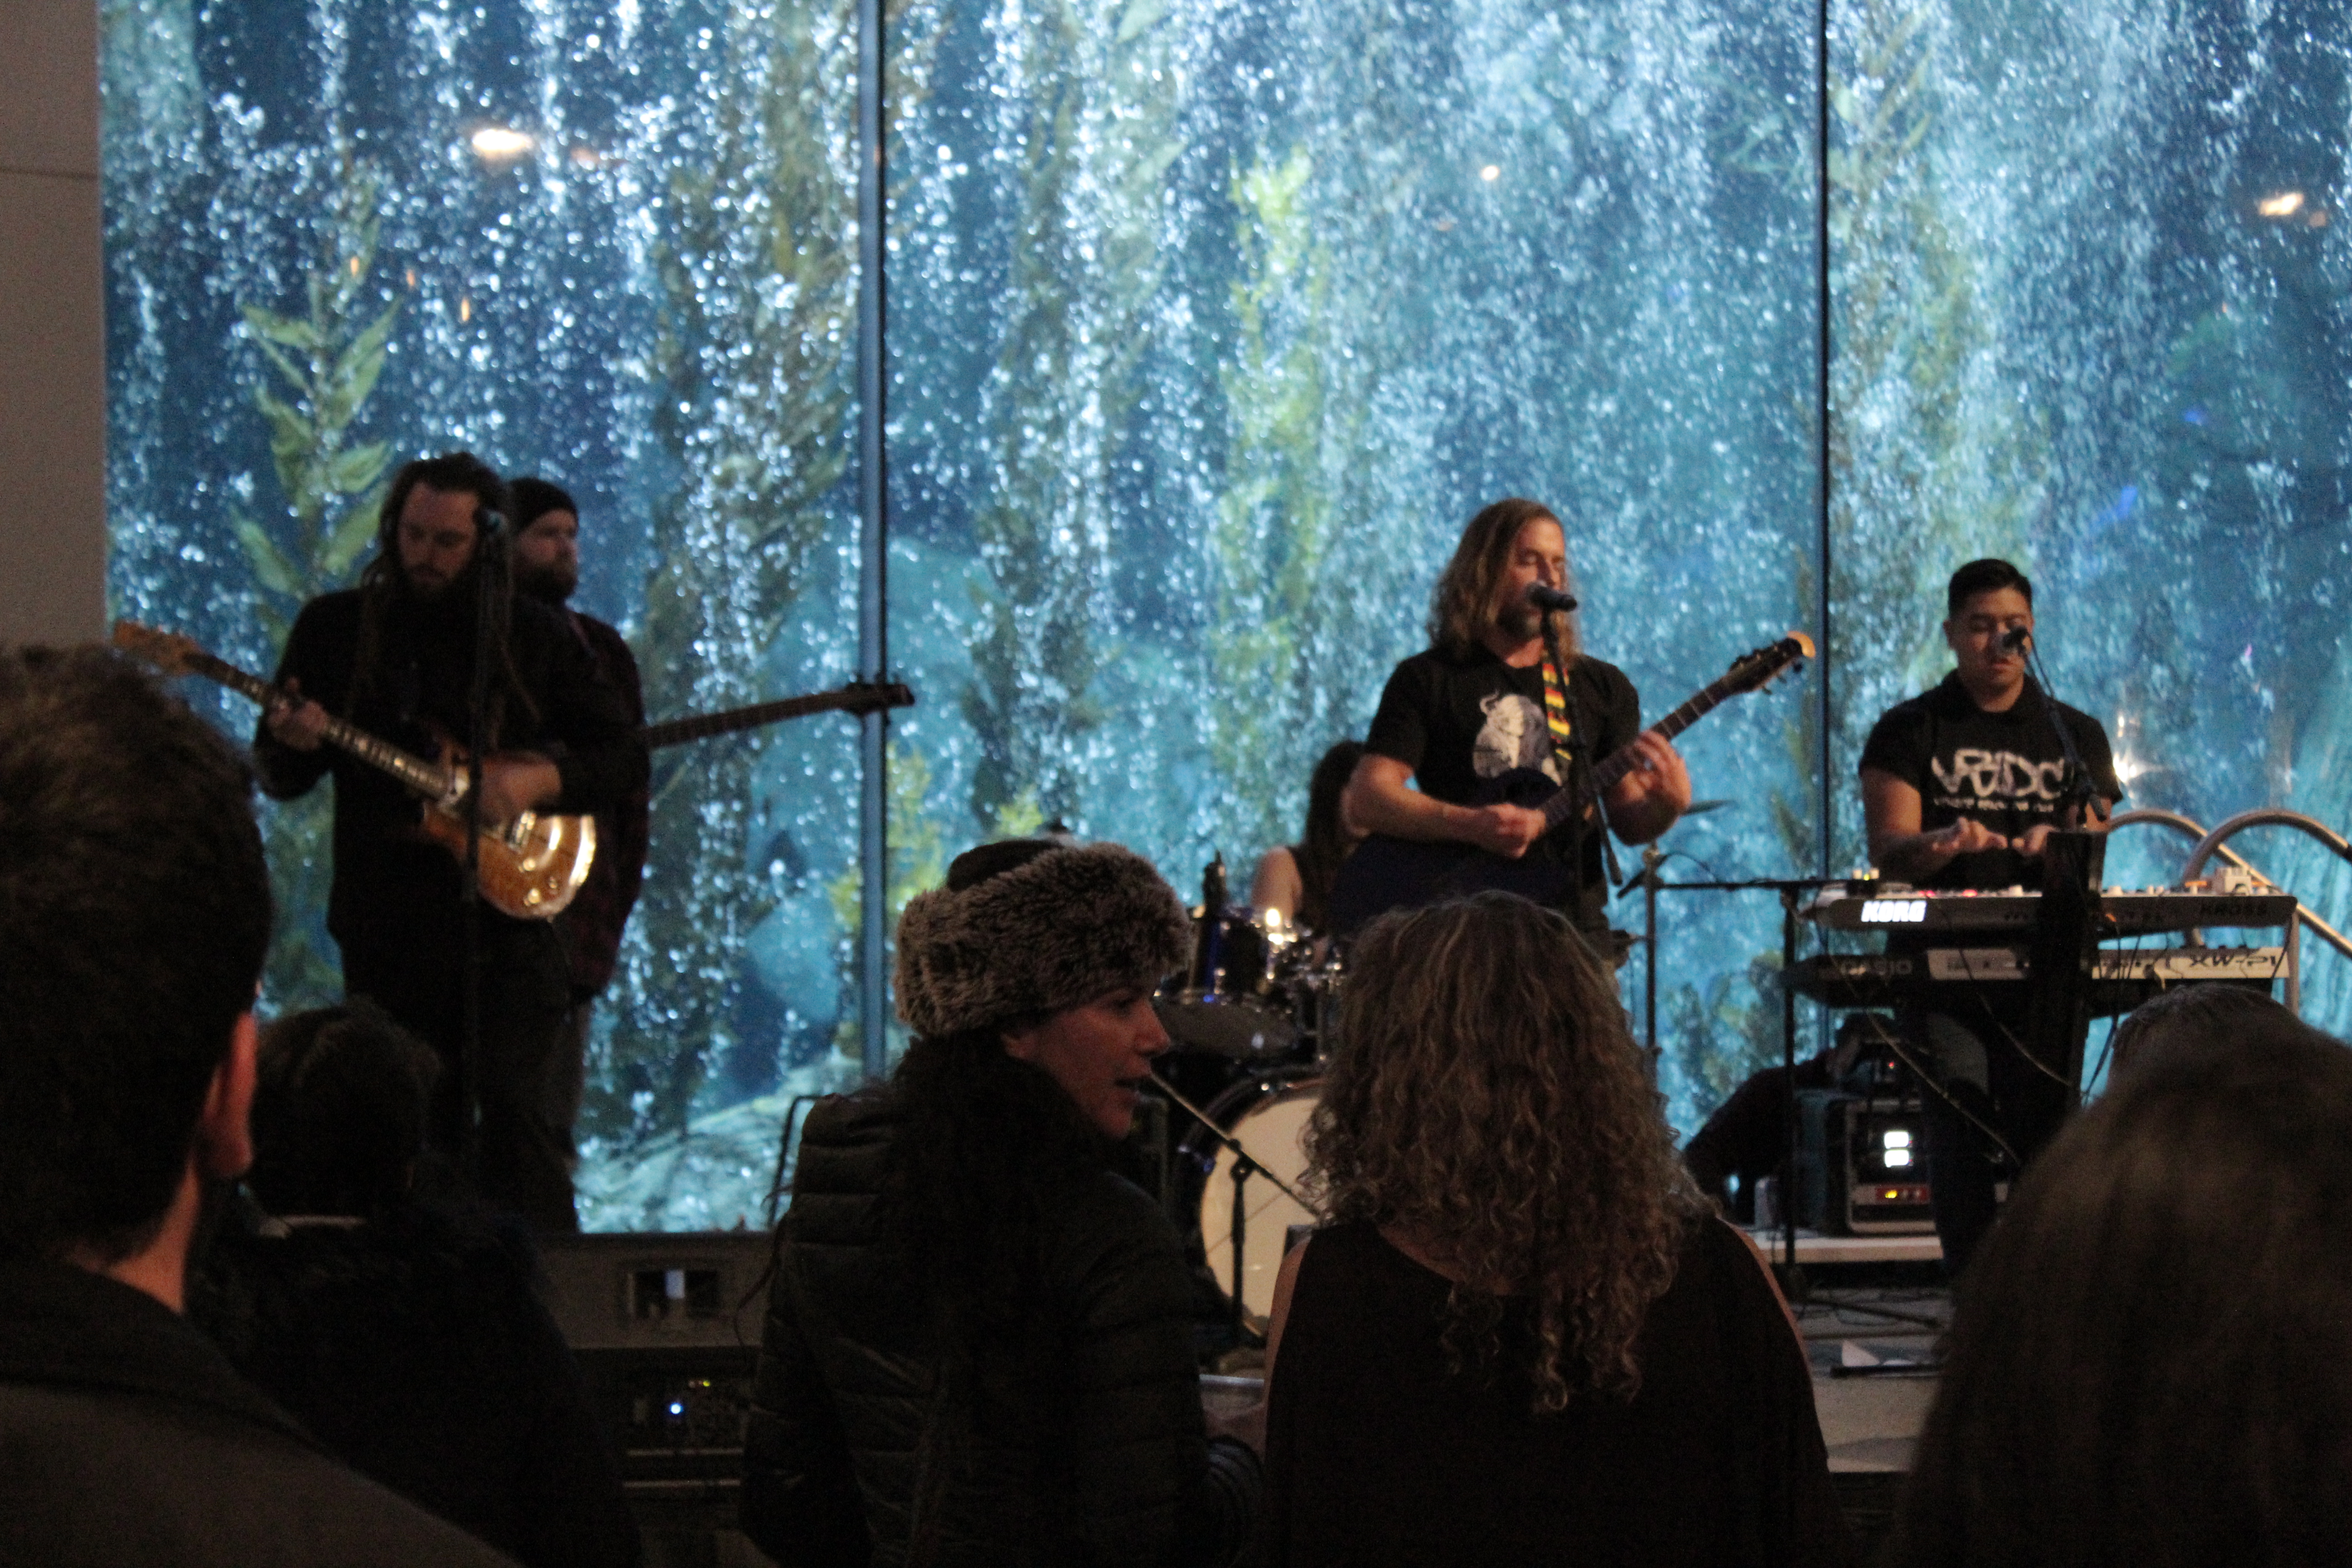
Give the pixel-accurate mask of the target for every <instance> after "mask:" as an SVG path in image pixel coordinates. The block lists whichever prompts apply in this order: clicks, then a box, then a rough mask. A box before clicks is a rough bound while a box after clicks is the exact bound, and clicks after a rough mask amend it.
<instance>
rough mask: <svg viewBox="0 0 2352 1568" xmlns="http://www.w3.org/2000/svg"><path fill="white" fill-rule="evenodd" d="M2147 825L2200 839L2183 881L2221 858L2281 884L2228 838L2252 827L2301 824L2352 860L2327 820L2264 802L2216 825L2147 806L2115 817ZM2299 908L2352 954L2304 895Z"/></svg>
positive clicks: (2302, 921)
mask: <svg viewBox="0 0 2352 1568" xmlns="http://www.w3.org/2000/svg"><path fill="white" fill-rule="evenodd" d="M2141 823H2145V824H2148V825H2150V826H2158V827H2169V828H2172V829H2173V830H2174V831H2176V832H2179V833H2182V834H2186V835H2187V836H2188V837H2191V838H2194V839H2195V840H2197V847H2195V848H2194V849H2192V850H2190V851H2189V859H2188V862H2187V864H2185V865H2184V866H2182V867H2181V868H2180V880H2182V881H2184V882H2186V881H2188V880H2189V879H2190V878H2192V877H2194V876H2196V875H2197V873H2198V872H2200V871H2201V870H2203V869H2204V868H2205V862H2206V861H2208V860H2210V859H2212V858H2215V857H2217V856H2218V857H2219V858H2221V860H2223V861H2224V862H2226V863H2227V864H2229V865H2231V866H2235V867H2237V868H2239V869H2240V870H2242V871H2244V872H2246V873H2247V874H2248V875H2249V876H2252V878H2254V879H2255V880H2257V881H2259V882H2261V883H2262V884H2263V886H2264V887H2269V888H2279V885H2278V883H2277V882H2276V881H2274V880H2273V879H2271V878H2270V877H2268V876H2265V875H2264V874H2263V871H2262V869H2261V868H2259V867H2257V866H2255V865H2254V863H2253V862H2252V861H2251V860H2248V859H2247V858H2245V857H2244V856H2242V855H2241V854H2239V853H2238V852H2237V851H2236V850H2234V849H2232V848H2231V847H2229V844H2228V842H2227V841H2228V840H2229V839H2230V838H2231V837H2234V836H2235V835H2237V834H2239V833H2241V832H2242V831H2244V830H2245V829H2247V828H2249V827H2299V828H2301V829H2303V831H2305V833H2308V834H2310V835H2311V836H2312V837H2315V838H2316V839H2318V840H2319V841H2320V842H2321V843H2322V844H2325V845H2326V846H2327V847H2328V848H2330V849H2332V850H2334V851H2335V852H2336V854H2337V855H2339V856H2341V857H2343V858H2345V859H2346V860H2347V861H2352V843H2347V841H2346V840H2345V838H2344V836H2343V835H2342V834H2340V833H2337V832H2336V830H2335V829H2333V828H2331V827H2329V826H2327V825H2326V824H2325V823H2323V822H2320V821H2317V820H2315V818H2312V817H2308V816H2304V815H2303V814H2302V813H2301V812H2296V811H2287V810H2284V809H2283V808H2281V807H2277V806H2258V807H2256V808H2255V809H2254V810H2252V811H2242V812H2240V813H2239V814H2238V815H2237V816H2233V817H2231V818H2230V819H2229V820H2228V821H2227V822H2224V823H2222V824H2221V826H2219V827H2215V828H2210V829H2209V828H2207V827H2206V826H2205V825H2204V824H2203V823H2200V822H2199V821H2197V820H2196V819H2195V818H2193V817H2189V816H2182V815H2181V814H2180V813H2179V812H2177V811H2164V810H2160V809H2158V808H2157V807H2154V806H2143V807H2141V808H2139V809H2137V810H2135V811H2126V812H2119V813H2117V814H2116V819H2115V821H2114V822H2113V823H2111V824H2109V826H2113V827H2128V826H2134V825H2136V824H2141ZM2279 891H2281V892H2285V891H2287V889H2284V888H2279ZM2294 907H2295V919H2296V922H2297V923H2298V924H2299V925H2303V926H2307V927H2309V928H2310V929H2311V931H2312V934H2314V935H2315V936H2316V937H2318V938H2319V940H2320V941H2322V942H2326V944H2327V945H2328V946H2330V947H2332V948H2334V949H2335V950H2336V952H2340V953H2342V954H2343V955H2344V956H2345V957H2346V958H2352V938H2347V937H2346V936H2345V934H2344V933H2343V932H2342V931H2337V930H2336V928H2335V927H2334V926H2332V925H2329V924H2328V923H2327V922H2326V921H2324V920H2322V919H2320V918H2319V915H2318V914H2317V912H2315V910H2313V909H2312V907H2311V906H2310V905H2309V904H2306V903H2305V902H2304V901H2303V900H2302V899H2301V898H2300V897H2298V898H2297V899H2296V900H2295V901H2294Z"/></svg>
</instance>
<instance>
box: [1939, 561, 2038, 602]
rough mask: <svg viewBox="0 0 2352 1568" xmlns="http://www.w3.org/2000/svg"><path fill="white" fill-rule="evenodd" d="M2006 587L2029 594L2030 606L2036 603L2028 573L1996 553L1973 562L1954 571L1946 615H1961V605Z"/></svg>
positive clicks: (1947, 592) (2026, 595)
mask: <svg viewBox="0 0 2352 1568" xmlns="http://www.w3.org/2000/svg"><path fill="white" fill-rule="evenodd" d="M2003 588H2014V589H2016V590H2017V591H2018V592H2019V593H2021V594H2022V595H2025V603H2026V605H2027V606H2028V607H2029V608H2030V607H2031V606H2032V604H2033V584H2032V583H2031V582H2029V581H2027V580H2026V576H2025V574H2024V573H2022V572H2020V571H2019V570H2018V569H2017V568H2016V567H2014V566H2012V565H2011V564H2010V563H2008V562H2006V561H2002V560H1999V559H1997V558H1995V557H1992V556H1987V557H1986V558H1985V559H1984V560H1982V561H1971V562H1969V563H1968V564H1967V565H1965V566H1963V567H1961V568H1960V569H1959V570H1958V571H1957V572H1955V573H1953V574H1952V584H1951V586H1950V587H1948V588H1947V589H1945V590H1944V614H1945V615H1946V616H1957V615H1958V614H1959V613H1960V606H1961V605H1965V604H1967V603H1968V602H1969V600H1970V599H1973V598H1975V597H1976V596H1977V595H1979V594H1992V593H1998V592H2000V590H2001V589H2003Z"/></svg>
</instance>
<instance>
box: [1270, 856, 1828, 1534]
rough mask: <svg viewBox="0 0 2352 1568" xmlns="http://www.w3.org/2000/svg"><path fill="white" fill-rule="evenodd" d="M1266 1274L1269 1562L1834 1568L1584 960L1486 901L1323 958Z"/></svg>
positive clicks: (1814, 1435)
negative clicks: (1332, 1002) (1299, 1213)
mask: <svg viewBox="0 0 2352 1568" xmlns="http://www.w3.org/2000/svg"><path fill="white" fill-rule="evenodd" d="M1342 1009H1343V1011H1342V1016H1341V1029H1340V1033H1339V1041H1340V1046H1339V1053H1338V1055H1337V1057H1336V1058H1335V1060H1334V1061H1333V1063H1332V1066H1331V1070H1330V1073H1329V1075H1328V1077H1327V1078H1326V1079H1325V1080H1324V1086H1323V1099H1322V1101H1321V1104H1320V1105H1319V1107H1318V1110H1317V1112H1316V1116H1315V1121H1314V1124H1313V1129H1312V1131H1311V1132H1310V1134H1309V1139H1310V1148H1311V1152H1312V1153H1313V1156H1314V1161H1315V1167H1316V1171H1317V1174H1316V1176H1315V1177H1314V1178H1313V1179H1314V1180H1315V1181H1316V1182H1318V1184H1319V1185H1320V1186H1321V1188H1322V1191H1323V1194H1324V1196H1325V1198H1326V1200H1327V1202H1328V1212H1329V1215H1330V1216H1331V1223H1330V1224H1328V1226H1325V1228H1323V1229H1321V1230H1319V1231H1318V1232H1317V1233H1316V1234H1315V1236H1314V1237H1312V1238H1311V1239H1310V1240H1309V1241H1308V1242H1307V1244H1306V1245H1304V1246H1302V1247H1298V1248H1297V1249H1296V1250H1295V1251H1293V1252H1292V1254H1291V1256H1290V1258H1289V1259H1288V1260H1287V1261H1286V1264H1285V1265H1284V1269H1283V1274H1282V1278H1281V1280H1280V1283H1279V1285H1278V1287H1277V1293H1276V1303H1275V1315H1274V1338H1275V1347H1274V1348H1275V1351H1276V1355H1275V1359H1274V1371H1273V1373H1272V1387H1271V1390H1270V1402H1269V1410H1268V1426H1267V1434H1266V1477H1267V1498H1266V1527H1267V1528H1266V1540H1265V1547H1266V1560H1267V1561H1268V1562H1269V1563H1274V1564H1297V1565H1301V1568H1306V1565H1317V1564H1326V1563H1349V1564H1355V1565H1366V1564H1376V1563H1438V1562H1444V1563H1539V1562H1554V1563H1556V1562H1571V1561H1582V1562H1594V1563H1644V1564H1647V1563H1660V1564H1665V1563H1689V1564H1694V1565H1696V1564H1707V1565H1710V1568H1720V1565H1723V1564H1734V1563H1741V1564H1747V1563H1843V1562H1846V1561H1847V1560H1848V1558H1849V1555H1850V1547H1849V1544H1848V1542H1847V1539H1846V1535H1845V1531H1844V1527H1843V1522H1842V1521H1840V1519H1839V1518H1838V1515H1837V1510H1836V1503H1835V1500H1834V1499H1833V1498H1832V1495H1831V1491H1830V1483H1829V1472H1828V1462H1827V1456H1826V1454H1825V1453H1824V1451H1823V1448H1822V1436H1821V1428H1820V1426H1819V1423H1818V1422H1817V1421H1816V1419H1815V1417H1814V1413H1813V1401H1812V1386H1811V1378H1810V1375H1809V1373H1808V1372H1807V1369H1806V1365H1805V1360H1804V1355H1803V1352H1802V1351H1801V1348H1800V1346H1799V1345H1798V1342H1797V1341H1796V1339H1795V1337H1794V1335H1793V1334H1792V1333H1791V1332H1790V1325H1789V1321H1788V1318H1787V1316H1786V1314H1785V1311H1784V1310H1783V1308H1782V1307H1781V1305H1780V1301H1779V1300H1778V1297H1777V1295H1776V1293H1775V1291H1774V1289H1773V1287H1772V1284H1771V1280H1770V1279H1769V1276H1767V1275H1766V1274H1765V1273H1764V1271H1763V1269H1762V1268H1761V1266H1760V1264H1759V1260H1758V1258H1756V1256H1755V1254H1754V1253H1753V1252H1752V1251H1751V1250H1750V1249H1749V1248H1748V1245H1747V1244H1746V1242H1745V1241H1744V1240H1743V1239H1742V1238H1741V1237H1739V1236H1738V1234H1737V1233H1735V1232H1734V1231H1732V1230H1731V1229H1730V1227H1729V1226H1727V1225H1725V1224H1723V1223H1722V1222H1721V1221H1719V1220H1717V1219H1716V1218H1714V1217H1712V1215H1711V1214H1710V1212H1709V1210H1708V1208H1707V1206H1706V1204H1705V1202H1704V1200H1702V1199H1701V1198H1700V1197H1699V1195H1698V1194H1697V1193H1696V1190H1695V1189H1694V1188H1693V1187H1692V1185H1691V1184H1690V1180H1689V1178H1688V1177H1687V1176H1686V1175H1685V1174H1684V1173H1683V1172H1682V1169H1681V1167H1680V1165H1679V1163H1678V1162H1677V1161H1676V1160H1675V1151H1674V1139H1673V1133H1672V1131H1670V1130H1669V1129H1668V1127H1667V1126H1666V1123H1665V1121H1664V1119H1663V1118H1662V1117H1661V1116H1660V1115H1659V1112H1658V1108H1657V1102H1656V1097H1655V1096H1654V1093H1653V1092H1652V1091H1651V1089H1650V1087H1649V1084H1648V1082H1647V1080H1646V1078H1645V1076H1644V1074H1643V1068H1642V1064H1641V1058H1640V1054H1639V1052H1638V1051H1637V1050H1636V1048H1635V1047H1634V1045H1633V1040H1632V1038H1631V1037H1630V1036H1629V1035H1628V1034H1627V1033H1626V1029H1625V1023H1624V1014H1623V1012H1622V1009H1621V1008H1620V1006H1619V1005H1618V1001H1617V995H1616V991H1615V988H1614V987H1613V985H1612V984H1611V981H1610V977H1609V973H1608V971H1607V970H1606V969H1605V968H1604V967H1602V965H1601V963H1600V962H1599V961H1598V960H1597V959H1595V958H1594V957H1593V955H1592V953H1591V950H1590V949H1589V948H1587V947H1586V946H1585V944H1584V942H1582V940H1581V939H1580V938H1579V937H1578V936H1577V935H1576V933H1575V932H1574V931H1573V930H1572V929H1571V928H1570V926H1569V924H1568V922H1567V921H1566V920H1565V919H1563V918H1562V917H1561V916H1559V915H1558V914H1555V913H1553V912H1551V911H1549V910H1541V909H1538V907H1537V906H1535V905H1534V904H1531V903H1528V902H1527V901H1526V900H1521V899H1517V898H1514V897H1511V896H1509V895H1507V894H1485V895H1481V896H1480V897H1478V898H1476V899H1473V900H1469V901H1467V902H1462V903H1454V904H1446V905H1441V906H1439V907H1437V908H1433V909H1425V910H1414V911H1411V912H1406V913H1401V914H1393V915H1390V916H1387V917H1385V918H1383V919H1382V920H1381V921H1378V922H1376V923H1375V924H1373V925H1372V926H1370V928H1368V929H1367V930H1366V931H1365V932H1364V934H1363V936H1362V937H1361V938H1360V939H1359V941H1358V942H1357V943H1356V946H1355V950H1354V952H1353V953H1352V954H1351V957H1350V962H1349V991H1348V994H1347V995H1346V997H1345V999H1344V1001H1343V1004H1342Z"/></svg>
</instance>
